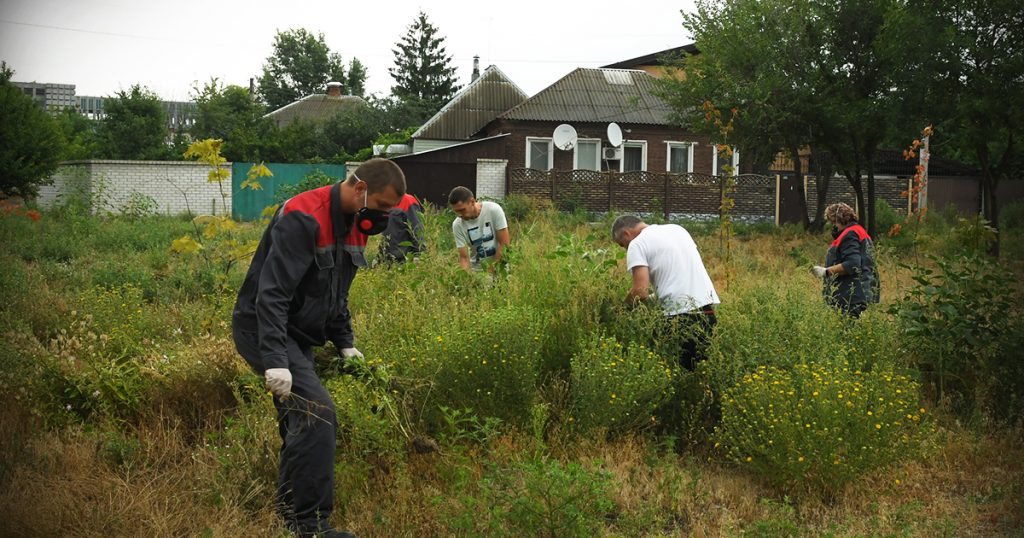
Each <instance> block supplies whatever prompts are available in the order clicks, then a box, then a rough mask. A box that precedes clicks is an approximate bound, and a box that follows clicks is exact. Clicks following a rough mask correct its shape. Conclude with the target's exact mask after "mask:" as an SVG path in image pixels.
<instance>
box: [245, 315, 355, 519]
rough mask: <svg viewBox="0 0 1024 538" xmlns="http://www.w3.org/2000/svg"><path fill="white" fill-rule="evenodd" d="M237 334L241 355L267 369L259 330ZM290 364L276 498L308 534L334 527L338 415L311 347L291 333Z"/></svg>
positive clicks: (282, 403)
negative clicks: (318, 370) (332, 524)
mask: <svg viewBox="0 0 1024 538" xmlns="http://www.w3.org/2000/svg"><path fill="white" fill-rule="evenodd" d="M233 335H234V339H235V346H236V347H237V349H238V352H239V353H240V354H241V355H242V358H244V359H245V361H246V362H248V363H249V365H250V366H252V368H253V370H255V371H256V372H257V373H259V374H261V375H262V374H263V371H264V368H263V364H262V360H261V359H260V353H259V337H258V336H257V334H256V333H250V332H245V331H241V330H239V329H237V328H235V329H234V331H233ZM288 370H290V371H291V373H292V393H291V395H290V396H288V397H287V398H285V399H284V400H281V399H279V398H278V397H277V396H274V407H276V408H277V425H278V429H279V431H280V433H281V456H280V460H281V461H280V464H279V465H280V466H279V468H278V475H277V500H278V503H279V505H278V506H279V510H280V511H281V515H282V517H283V518H284V520H285V522H286V524H287V525H288V527H290V528H292V530H295V531H298V532H299V534H300V535H306V534H307V533H313V532H317V531H323V530H326V529H329V528H330V524H329V523H328V520H329V519H330V516H331V509H332V508H333V506H334V452H335V444H336V434H337V431H338V418H337V415H336V413H335V410H334V402H333V401H332V400H331V395H330V394H329V393H328V392H327V389H325V388H324V386H323V385H322V384H321V383H320V378H318V377H317V375H316V372H315V371H314V370H313V348H312V347H300V346H299V345H298V344H297V343H296V342H295V341H294V340H292V339H291V338H289V339H288Z"/></svg>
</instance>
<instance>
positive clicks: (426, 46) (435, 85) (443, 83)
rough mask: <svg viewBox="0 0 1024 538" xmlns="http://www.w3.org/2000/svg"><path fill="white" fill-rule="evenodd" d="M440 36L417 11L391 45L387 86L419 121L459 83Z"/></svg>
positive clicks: (447, 97)
mask: <svg viewBox="0 0 1024 538" xmlns="http://www.w3.org/2000/svg"><path fill="white" fill-rule="evenodd" d="M443 44H444V37H441V36H439V35H437V28H436V27H435V26H434V25H432V24H430V21H428V20H427V14H426V13H424V12H422V11H421V12H420V13H419V15H418V16H417V17H416V20H415V21H414V22H413V23H412V24H411V25H409V27H408V30H407V31H406V34H405V35H404V36H402V39H401V40H400V41H399V42H398V43H396V44H395V46H396V47H398V48H396V49H391V51H392V52H393V53H394V54H395V67H392V68H390V69H388V71H389V72H390V73H391V77H392V78H394V79H395V85H394V86H392V87H391V93H392V94H394V96H395V97H397V98H398V99H399V100H400V101H402V103H403V104H404V105H405V106H406V107H409V108H411V109H415V110H416V111H417V114H414V116H417V117H418V119H419V121H421V122H422V121H424V120H426V119H427V118H429V117H430V116H432V115H433V114H434V113H435V112H437V111H438V110H440V109H441V107H442V106H444V104H445V103H447V102H448V101H449V100H450V99H451V98H452V96H454V95H455V92H456V91H458V90H459V86H458V85H457V84H456V83H455V68H454V67H451V61H452V57H451V56H449V55H448V54H447V52H446V51H445V48H444V45H443Z"/></svg>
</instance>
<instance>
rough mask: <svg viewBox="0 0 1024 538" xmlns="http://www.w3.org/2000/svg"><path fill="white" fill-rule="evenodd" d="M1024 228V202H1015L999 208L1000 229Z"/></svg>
mask: <svg viewBox="0 0 1024 538" xmlns="http://www.w3.org/2000/svg"><path fill="white" fill-rule="evenodd" d="M1022 228H1024V202H1014V203H1012V204H1006V205H1005V206H1003V207H1001V208H999V229H1001V230H1007V231H1009V230H1020V229H1022Z"/></svg>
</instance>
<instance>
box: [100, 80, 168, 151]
mask: <svg viewBox="0 0 1024 538" xmlns="http://www.w3.org/2000/svg"><path fill="white" fill-rule="evenodd" d="M103 109H104V113H105V114H106V115H105V116H104V117H103V119H102V120H100V125H99V129H98V130H97V135H98V138H99V143H100V157H102V158H107V159H137V160H162V159H169V158H171V155H170V149H169V147H168V145H167V138H168V131H167V122H166V114H165V112H164V108H163V105H162V104H161V103H160V98H159V97H157V95H156V94H155V93H153V92H151V91H149V90H148V89H146V88H144V87H142V86H139V85H138V84H136V85H133V86H132V87H131V88H130V89H129V90H128V91H124V90H122V91H119V92H117V95H116V97H113V98H108V99H105V100H104V103H103ZM178 158H180V157H178Z"/></svg>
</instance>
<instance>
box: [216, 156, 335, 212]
mask: <svg viewBox="0 0 1024 538" xmlns="http://www.w3.org/2000/svg"><path fill="white" fill-rule="evenodd" d="M252 165H253V163H231V216H232V217H234V218H235V219H236V220H257V219H259V218H260V216H261V215H262V214H263V208H265V207H267V206H269V205H273V204H274V203H275V196H274V194H275V193H276V192H277V189H278V188H279V187H282V186H285V185H296V184H298V183H300V182H301V181H302V179H303V178H304V177H306V174H308V173H310V172H312V171H313V170H320V171H322V172H323V173H325V174H327V175H329V176H331V177H334V178H337V179H338V180H341V179H344V178H345V165H343V164H283V163H266V166H267V168H269V169H270V171H271V172H272V173H273V174H274V175H273V176H270V177H264V178H260V184H261V185H263V189H262V190H258V191H257V190H252V189H243V188H242V182H243V181H245V179H246V177H247V176H248V174H249V169H250V168H252Z"/></svg>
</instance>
